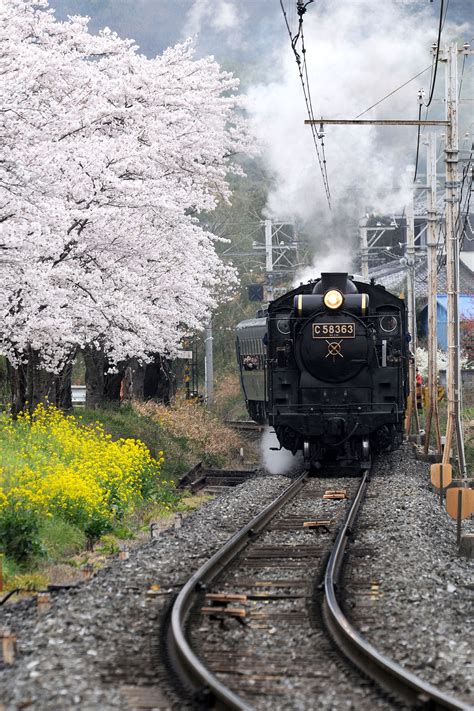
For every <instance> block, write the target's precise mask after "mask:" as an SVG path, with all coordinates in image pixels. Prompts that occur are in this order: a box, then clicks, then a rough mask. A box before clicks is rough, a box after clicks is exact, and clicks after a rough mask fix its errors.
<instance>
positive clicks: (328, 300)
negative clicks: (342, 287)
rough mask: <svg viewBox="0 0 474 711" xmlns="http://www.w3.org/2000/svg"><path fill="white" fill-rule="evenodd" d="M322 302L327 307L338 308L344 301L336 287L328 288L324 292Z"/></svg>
mask: <svg viewBox="0 0 474 711" xmlns="http://www.w3.org/2000/svg"><path fill="white" fill-rule="evenodd" d="M323 302H324V306H326V308H328V309H338V308H339V307H340V306H342V304H343V303H344V297H343V295H342V294H341V292H340V291H338V290H337V289H330V290H329V291H326V293H325V294H324V299H323Z"/></svg>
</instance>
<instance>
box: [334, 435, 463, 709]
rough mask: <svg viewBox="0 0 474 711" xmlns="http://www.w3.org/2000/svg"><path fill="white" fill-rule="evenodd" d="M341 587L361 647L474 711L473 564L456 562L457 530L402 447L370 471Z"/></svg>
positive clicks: (425, 469)
mask: <svg viewBox="0 0 474 711" xmlns="http://www.w3.org/2000/svg"><path fill="white" fill-rule="evenodd" d="M462 528H463V532H464V533H467V532H468V531H471V532H472V530H473V525H472V519H471V521H464V522H463V526H462ZM344 583H345V586H347V590H346V594H345V612H346V614H348V617H349V618H350V619H352V621H353V623H354V626H356V627H358V628H359V629H360V630H361V632H362V633H363V634H364V636H365V637H366V639H367V640H368V641H370V642H371V643H372V644H373V645H374V646H375V647H376V648H377V649H379V650H380V651H381V652H382V653H383V654H385V655H386V656H388V657H390V658H392V659H394V660H395V661H397V662H398V663H399V664H401V665H402V666H404V667H406V668H407V669H409V670H410V671H412V672H413V673H415V674H417V675H418V676H420V677H421V678H422V679H424V680H426V681H428V682H430V683H432V684H433V685H435V686H439V687H440V688H441V689H442V690H443V691H445V692H447V693H450V694H452V695H454V696H455V697H457V698H459V699H461V700H464V702H465V703H467V704H470V705H474V652H473V642H474V561H472V560H469V559H467V558H465V557H462V556H460V555H459V552H458V545H457V542H456V522H455V521H454V520H453V519H451V518H449V517H448V515H447V513H446V512H445V510H444V508H443V509H442V508H440V505H439V497H438V496H437V494H436V493H435V491H433V490H432V488H431V485H430V468H429V465H428V464H425V463H423V462H419V461H416V460H415V456H414V451H413V448H412V446H411V445H409V444H405V445H404V446H403V447H402V448H400V449H399V450H397V451H395V452H393V453H392V454H390V455H388V456H386V457H384V458H383V459H380V461H379V462H378V464H377V465H376V468H375V472H374V475H373V477H372V481H371V483H370V488H369V494H368V497H367V498H366V500H365V502H364V504H363V507H362V511H361V514H360V516H359V520H358V524H357V529H356V531H355V541H354V543H353V544H352V545H351V546H350V548H349V564H348V566H347V567H346V570H345V578H344ZM361 586H362V589H361Z"/></svg>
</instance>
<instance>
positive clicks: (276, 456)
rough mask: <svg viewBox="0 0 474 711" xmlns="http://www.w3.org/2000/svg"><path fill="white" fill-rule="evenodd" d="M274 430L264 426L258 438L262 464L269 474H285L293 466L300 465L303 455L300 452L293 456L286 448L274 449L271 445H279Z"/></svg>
mask: <svg viewBox="0 0 474 711" xmlns="http://www.w3.org/2000/svg"><path fill="white" fill-rule="evenodd" d="M279 446H280V443H279V442H278V440H277V437H276V434H275V432H274V430H272V429H271V428H270V427H265V429H264V431H263V435H262V439H261V440H260V453H261V458H262V464H263V466H264V467H265V469H266V470H267V471H268V472H269V473H270V474H287V473H288V472H289V471H290V470H291V469H293V468H294V467H296V466H298V467H300V468H301V467H302V465H303V457H302V455H301V454H296V455H295V456H293V454H292V453H291V452H289V451H288V450H287V449H279V450H278V451H276V450H275V449H272V447H279Z"/></svg>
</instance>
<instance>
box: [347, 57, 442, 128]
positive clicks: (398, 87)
mask: <svg viewBox="0 0 474 711" xmlns="http://www.w3.org/2000/svg"><path fill="white" fill-rule="evenodd" d="M432 67H433V64H428V66H427V67H425V68H424V69H422V70H421V72H418V74H415V76H414V77H411V79H408V80H407V81H406V82H404V83H403V84H400V86H397V88H396V89H394V90H393V91H391V92H390V93H389V94H385V96H383V97H382V98H381V99H379V101H376V102H375V104H372V106H369V108H368V109H365V111H362V112H361V113H360V114H357V116H355V117H354V118H355V119H358V118H360V117H361V116H363V115H364V114H366V113H367V112H368V111H370V110H371V109H374V108H375V107H376V106H378V105H379V104H381V103H382V101H385V99H388V98H389V97H390V96H393V94H396V93H397V91H400V89H403V87H405V86H407V85H408V84H410V82H412V81H414V80H415V79H418V77H421V75H422V74H424V73H425V72H427V71H428V69H430V68H432Z"/></svg>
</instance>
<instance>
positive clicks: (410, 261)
mask: <svg viewBox="0 0 474 711" xmlns="http://www.w3.org/2000/svg"><path fill="white" fill-rule="evenodd" d="M405 214H406V221H407V244H406V260H407V306H408V330H409V332H410V335H411V346H412V351H413V358H410V399H411V402H412V414H414V416H415V434H419V432H420V422H419V418H418V407H417V402H416V310H415V216H414V210H413V196H412V197H411V200H410V201H409V203H408V205H407V206H406V209H405ZM407 426H408V432H407V434H409V432H410V426H411V423H410V422H408V423H407Z"/></svg>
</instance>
